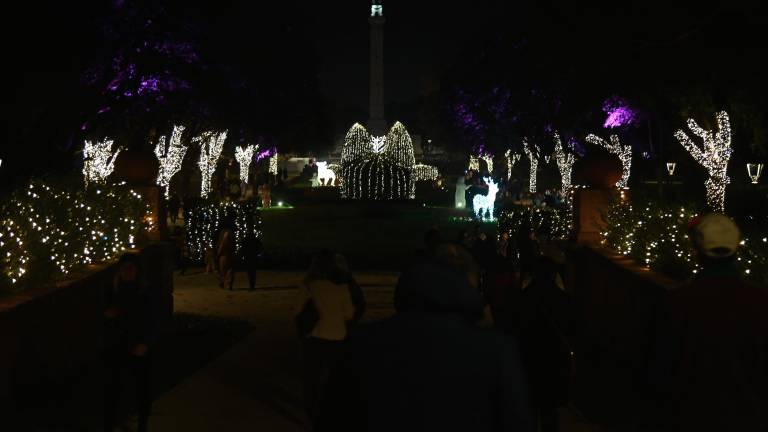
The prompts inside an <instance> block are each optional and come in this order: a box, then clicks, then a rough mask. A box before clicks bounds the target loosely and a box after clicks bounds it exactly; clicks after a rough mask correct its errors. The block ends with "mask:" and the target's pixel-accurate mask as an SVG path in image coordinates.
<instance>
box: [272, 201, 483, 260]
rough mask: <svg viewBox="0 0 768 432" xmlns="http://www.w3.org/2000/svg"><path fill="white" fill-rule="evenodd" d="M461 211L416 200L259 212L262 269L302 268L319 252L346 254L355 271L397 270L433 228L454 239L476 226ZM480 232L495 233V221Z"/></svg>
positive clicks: (340, 203)
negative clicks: (260, 217)
mask: <svg viewBox="0 0 768 432" xmlns="http://www.w3.org/2000/svg"><path fill="white" fill-rule="evenodd" d="M467 216H468V214H467V213H466V212H465V211H462V210H458V209H454V208H449V207H428V206H425V205H424V204H420V203H416V202H386V201H385V202H360V201H334V202H330V203H305V204H297V205H296V206H295V207H283V208H280V207H273V208H271V209H266V210H264V211H262V220H263V226H262V228H263V231H264V237H263V241H264V250H265V256H264V265H265V266H266V267H270V268H303V267H305V266H307V265H308V263H309V259H310V257H311V255H312V254H313V253H315V252H317V251H319V250H321V249H324V248H325V249H330V250H334V251H337V252H340V253H342V254H344V255H345V256H346V257H347V259H348V260H349V264H350V266H351V267H352V268H353V269H367V270H400V269H402V268H404V267H405V266H406V265H407V263H408V261H409V260H410V257H411V255H412V254H413V253H414V252H415V251H416V250H417V249H419V248H422V247H423V244H424V243H423V238H424V233H425V232H426V231H427V229H429V228H430V227H431V226H436V227H437V228H438V229H439V230H440V231H441V232H442V234H443V238H445V239H448V240H454V239H456V238H457V236H458V234H459V232H460V231H461V230H463V229H471V228H472V227H473V226H474V225H475V223H474V222H470V221H467V220H464V219H462V218H466V217H467ZM483 231H484V232H485V233H486V234H487V235H489V236H495V235H496V224H495V223H484V224H483Z"/></svg>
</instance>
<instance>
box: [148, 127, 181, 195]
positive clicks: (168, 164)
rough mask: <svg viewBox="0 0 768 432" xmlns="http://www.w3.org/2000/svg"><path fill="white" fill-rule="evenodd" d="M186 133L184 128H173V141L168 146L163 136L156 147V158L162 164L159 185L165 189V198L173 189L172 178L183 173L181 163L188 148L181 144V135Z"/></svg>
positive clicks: (158, 179)
mask: <svg viewBox="0 0 768 432" xmlns="http://www.w3.org/2000/svg"><path fill="white" fill-rule="evenodd" d="M182 133H184V126H173V132H172V133H171V141H170V142H169V143H168V145H167V146H166V144H165V135H163V136H161V137H160V139H159V140H158V142H157V145H155V156H157V160H158V162H159V163H160V169H159V171H158V173H157V185H158V186H160V187H161V188H164V189H165V198H166V199H167V198H168V196H169V191H170V188H171V178H172V177H173V176H174V175H175V174H176V173H177V172H179V171H181V161H182V160H184V155H186V154H187V146H185V145H183V144H182V143H181V134H182Z"/></svg>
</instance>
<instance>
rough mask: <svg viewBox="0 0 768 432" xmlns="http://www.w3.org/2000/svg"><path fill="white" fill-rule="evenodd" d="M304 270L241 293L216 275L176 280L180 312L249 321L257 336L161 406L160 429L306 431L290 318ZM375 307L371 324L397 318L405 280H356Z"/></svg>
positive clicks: (269, 276) (272, 275) (263, 280)
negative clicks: (398, 287) (395, 304)
mask: <svg viewBox="0 0 768 432" xmlns="http://www.w3.org/2000/svg"><path fill="white" fill-rule="evenodd" d="M301 277H302V273H300V272H269V271H265V272H260V273H259V275H258V282H257V289H256V290H255V291H254V292H249V291H248V290H247V289H245V287H246V286H247V281H246V280H245V277H244V275H242V274H239V275H237V278H236V281H235V290H234V291H226V290H222V289H220V288H218V286H217V284H216V279H215V276H214V275H212V274H205V273H194V274H188V275H185V276H180V275H176V278H175V281H174V282H175V294H174V301H175V310H176V312H177V313H189V314H195V315H206V316H212V317H216V318H227V319H237V320H243V321H247V322H248V323H249V324H250V325H251V326H252V331H251V332H250V334H249V335H248V336H246V337H245V338H244V339H243V340H241V341H240V342H238V343H237V344H236V345H235V346H233V347H232V348H231V349H229V350H228V351H227V352H226V353H224V354H223V355H222V356H220V357H219V358H217V359H216V360H214V361H213V362H211V363H210V364H208V365H207V366H206V367H204V368H203V369H201V370H200V371H198V372H196V373H195V374H194V375H192V376H191V377H189V378H187V379H186V380H184V381H182V382H181V383H180V384H178V385H177V386H176V387H174V388H173V389H172V390H171V391H169V392H168V393H166V394H164V395H163V396H161V397H160V398H159V399H158V400H156V401H155V403H154V405H153V413H152V419H151V422H150V429H151V430H153V431H179V430H183V431H189V432H193V431H215V430H226V431H241V430H242V431H245V430H254V428H258V429H259V430H269V431H305V430H309V428H308V427H307V425H306V420H305V418H304V414H303V412H302V409H301V406H302V405H301V383H300V380H299V376H300V374H299V350H298V343H297V341H296V336H295V330H294V328H293V323H292V321H291V319H290V308H291V306H292V302H293V298H294V290H295V288H296V287H297V286H298V283H299V281H300V280H301ZM356 277H357V279H358V281H359V283H360V284H361V285H362V286H363V290H364V292H365V295H366V298H367V300H368V303H369V311H368V313H367V314H366V319H381V318H385V317H387V316H389V315H390V314H391V313H392V307H391V298H392V290H393V287H394V284H395V282H396V280H397V274H395V273H391V272H381V273H374V272H366V273H359V274H356Z"/></svg>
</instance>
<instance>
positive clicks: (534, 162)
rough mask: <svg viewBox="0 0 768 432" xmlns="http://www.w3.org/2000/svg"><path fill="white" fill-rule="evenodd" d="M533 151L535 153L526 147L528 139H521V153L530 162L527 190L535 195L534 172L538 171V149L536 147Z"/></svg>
mask: <svg viewBox="0 0 768 432" xmlns="http://www.w3.org/2000/svg"><path fill="white" fill-rule="evenodd" d="M535 150H536V152H532V151H531V148H530V146H529V145H528V139H526V138H523V151H524V152H525V155H526V156H527V157H528V160H529V161H531V172H530V177H529V182H528V190H529V191H530V192H531V193H536V171H538V170H539V148H538V147H536V148H535Z"/></svg>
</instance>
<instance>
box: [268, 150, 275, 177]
mask: <svg viewBox="0 0 768 432" xmlns="http://www.w3.org/2000/svg"><path fill="white" fill-rule="evenodd" d="M269 173H270V174H272V175H277V153H275V154H273V155H272V157H270V158H269Z"/></svg>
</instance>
